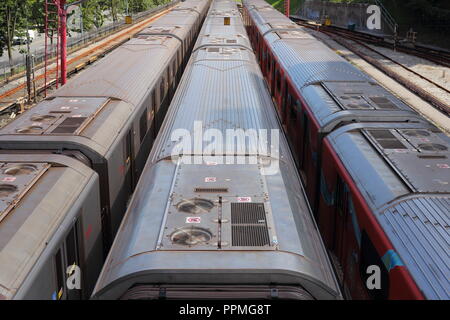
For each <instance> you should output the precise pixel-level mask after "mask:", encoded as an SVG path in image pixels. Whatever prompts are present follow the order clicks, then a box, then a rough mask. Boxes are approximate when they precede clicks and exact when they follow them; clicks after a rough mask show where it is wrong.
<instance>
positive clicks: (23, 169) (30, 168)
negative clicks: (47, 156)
mask: <svg viewBox="0 0 450 320" xmlns="http://www.w3.org/2000/svg"><path fill="white" fill-rule="evenodd" d="M36 170H37V167H36V166H35V165H33V164H18V165H14V166H11V167H8V168H6V169H3V173H4V174H9V175H11V176H18V175H21V174H30V173H32V172H34V171H36Z"/></svg>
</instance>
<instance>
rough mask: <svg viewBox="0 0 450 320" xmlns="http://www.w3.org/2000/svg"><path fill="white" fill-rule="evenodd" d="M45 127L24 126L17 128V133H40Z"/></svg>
mask: <svg viewBox="0 0 450 320" xmlns="http://www.w3.org/2000/svg"><path fill="white" fill-rule="evenodd" d="M43 129H44V128H42V127H41V126H35V125H33V126H28V127H23V128H19V129H16V132H17V133H40V132H41V131H42V130H43Z"/></svg>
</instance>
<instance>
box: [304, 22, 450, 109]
mask: <svg viewBox="0 0 450 320" xmlns="http://www.w3.org/2000/svg"><path fill="white" fill-rule="evenodd" d="M296 22H297V23H298V24H299V25H301V26H304V27H307V28H310V29H314V30H318V31H320V32H322V33H324V34H326V35H327V36H329V37H330V38H331V39H333V40H334V41H336V42H337V43H339V44H340V45H342V46H344V47H345V48H347V49H349V50H350V51H352V52H354V53H355V54H356V55H358V56H359V57H361V58H362V59H364V60H365V61H367V62H368V63H370V64H371V65H373V66H374V67H376V68H377V69H379V70H381V71H382V72H384V73H385V74H387V75H388V76H389V77H391V78H393V79H394V80H396V81H397V82H399V83H400V84H401V85H403V86H404V87H406V88H408V89H409V90H410V91H412V92H414V93H415V94H417V95H418V96H419V97H421V98H422V99H424V100H425V101H427V102H428V103H430V104H431V105H433V106H434V107H435V108H436V109H438V110H439V111H440V112H442V113H443V114H445V115H447V116H450V104H449V103H448V101H444V100H443V99H441V98H439V96H446V95H449V96H450V90H449V89H447V88H445V87H444V86H443V85H441V84H439V83H437V82H436V81H433V80H432V79H429V78H428V77H426V76H424V75H423V74H420V73H419V72H416V71H414V70H413V69H411V68H409V67H408V66H406V65H404V64H402V63H400V62H398V61H396V60H395V59H393V58H391V57H389V56H387V55H386V54H383V53H382V52H380V51H378V50H376V49H374V48H373V47H371V46H370V45H368V44H367V42H369V43H372V44H382V42H384V41H383V40H382V39H381V38H378V37H376V36H371V35H366V34H364V35H362V34H361V33H355V32H352V31H348V30H345V31H344V30H342V29H340V28H330V27H322V26H321V27H319V28H317V26H314V25H311V24H308V23H306V22H303V21H296ZM376 39H378V40H379V41H378V40H376ZM397 49H399V48H397ZM421 50H422V49H420V50H419V51H414V53H410V52H408V53H409V54H413V55H415V56H418V57H421V58H424V59H427V60H429V61H432V62H435V63H437V64H440V65H442V66H447V65H448V66H450V55H449V56H448V57H447V56H446V55H442V56H441V57H440V58H439V59H438V58H437V55H435V54H434V53H430V55H429V56H427V57H424V54H423V53H422V52H421ZM399 51H400V50H399ZM405 51H406V50H405ZM383 60H384V61H387V62H388V63H389V64H391V65H394V66H397V67H400V68H401V69H402V73H400V72H398V71H396V70H394V68H392V67H391V66H389V65H388V64H387V63H383V62H382V61H383ZM418 79H420V81H418ZM418 83H420V85H419V84H418ZM430 91H433V93H430Z"/></svg>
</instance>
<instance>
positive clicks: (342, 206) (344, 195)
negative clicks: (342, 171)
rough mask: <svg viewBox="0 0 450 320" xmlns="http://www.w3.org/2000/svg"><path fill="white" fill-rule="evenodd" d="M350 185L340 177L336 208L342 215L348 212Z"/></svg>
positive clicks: (337, 187)
mask: <svg viewBox="0 0 450 320" xmlns="http://www.w3.org/2000/svg"><path fill="white" fill-rule="evenodd" d="M347 200H348V187H347V184H346V183H345V182H344V181H343V180H342V179H341V178H340V177H338V179H337V186H336V208H337V209H338V211H339V214H340V215H341V216H343V215H345V214H346V212H347V204H348V201H347Z"/></svg>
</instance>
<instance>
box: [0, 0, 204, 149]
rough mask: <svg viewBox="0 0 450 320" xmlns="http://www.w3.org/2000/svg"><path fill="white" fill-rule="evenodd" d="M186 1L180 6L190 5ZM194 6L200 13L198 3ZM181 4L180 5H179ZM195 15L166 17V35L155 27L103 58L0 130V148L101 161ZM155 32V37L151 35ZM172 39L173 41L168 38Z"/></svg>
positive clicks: (152, 86) (154, 80)
mask: <svg viewBox="0 0 450 320" xmlns="http://www.w3.org/2000/svg"><path fill="white" fill-rule="evenodd" d="M190 2H191V1H186V3H190ZM192 2H193V3H194V6H195V7H198V8H204V7H205V6H206V5H205V3H203V2H200V1H192ZM184 5H186V4H184ZM197 18H198V13H196V12H194V11H192V12H191V14H183V15H180V14H179V13H177V11H175V12H169V13H167V14H166V15H165V16H164V17H162V18H160V19H164V21H163V22H161V23H162V25H164V24H167V23H176V25H175V26H174V27H172V28H169V29H170V30H166V29H167V28H164V27H162V26H161V24H160V25H157V24H156V23H152V24H151V25H150V26H149V27H148V28H146V29H144V30H143V31H142V32H140V33H139V34H138V35H137V36H136V37H134V38H132V39H131V40H129V41H128V42H126V43H125V44H123V45H121V46H120V47H118V48H116V49H115V50H114V51H112V52H111V53H109V54H108V57H107V58H106V59H101V60H99V61H98V62H96V63H95V64H94V65H93V66H90V67H89V68H88V69H87V70H85V71H83V72H82V73H80V74H79V75H77V76H76V77H74V78H73V79H71V80H70V81H69V82H68V83H67V84H66V85H64V86H63V87H61V88H60V89H58V90H56V91H55V92H54V93H53V94H52V95H51V96H50V97H49V98H47V99H45V100H44V101H42V102H40V103H39V104H37V105H36V106H34V107H33V109H32V110H28V111H27V112H25V113H23V114H22V115H20V116H19V117H18V118H17V119H15V120H14V121H12V122H10V123H9V124H8V125H6V126H5V127H4V128H2V129H0V141H2V146H5V147H11V148H24V147H25V146H26V145H27V144H28V145H30V144H31V143H33V145H32V146H33V148H41V149H43V148H49V146H48V145H49V144H51V145H52V147H53V148H54V147H57V148H63V147H66V148H67V146H68V145H84V146H87V148H88V149H90V150H88V151H85V152H91V153H94V154H95V155H92V157H95V156H105V154H107V153H108V151H109V150H110V147H111V146H112V145H113V144H114V143H117V141H118V139H117V138H118V136H119V135H120V134H124V131H123V127H124V126H125V125H126V124H127V122H128V121H130V119H132V118H133V115H134V113H136V112H140V111H139V110H141V109H140V106H142V105H144V104H145V103H148V101H145V99H147V98H148V97H149V95H150V92H149V91H150V90H152V88H154V86H155V84H156V83H157V81H159V79H160V76H161V74H162V73H163V72H164V69H165V67H166V66H167V65H168V64H169V63H170V61H169V57H170V56H172V55H173V54H170V53H171V52H173V51H176V50H178V48H179V47H180V45H181V43H180V40H179V39H184V38H185V37H186V35H187V31H188V30H189V26H190V25H192V24H194V23H196V19H197ZM155 33H156V34H155ZM170 35H173V36H170Z"/></svg>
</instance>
